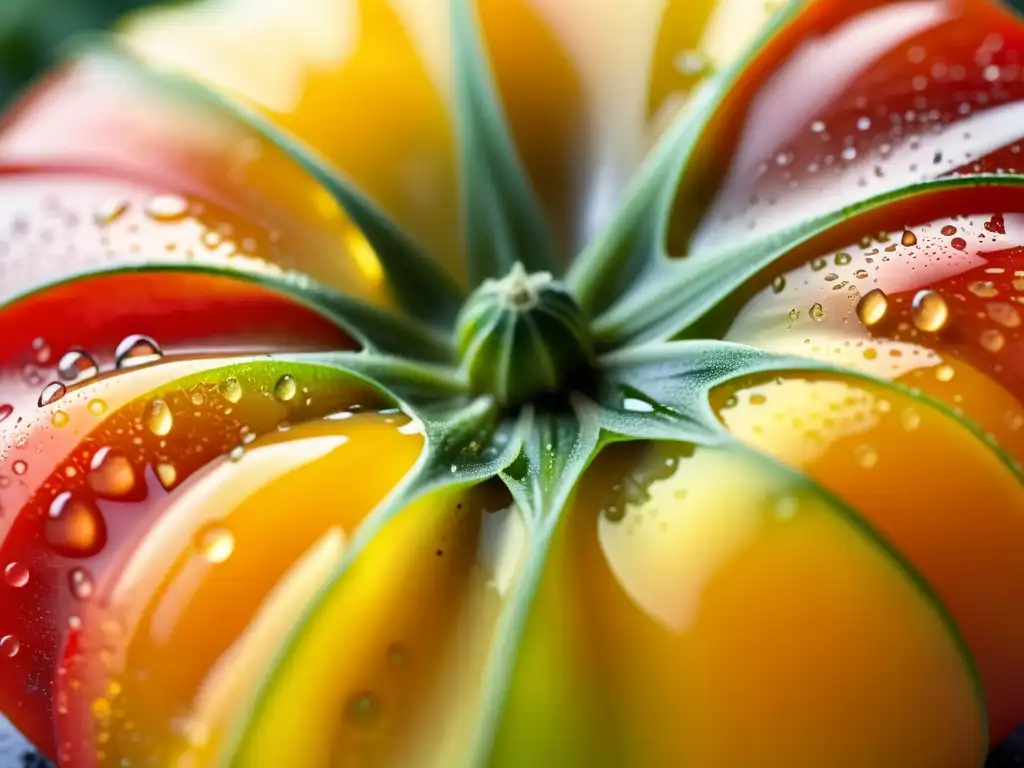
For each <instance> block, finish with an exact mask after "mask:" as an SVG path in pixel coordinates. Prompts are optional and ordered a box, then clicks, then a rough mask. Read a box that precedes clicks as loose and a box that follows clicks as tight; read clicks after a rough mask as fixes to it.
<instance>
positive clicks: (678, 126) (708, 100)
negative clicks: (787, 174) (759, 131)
mask: <svg viewBox="0 0 1024 768" xmlns="http://www.w3.org/2000/svg"><path fill="white" fill-rule="evenodd" d="M806 3H807V0H791V2H789V3H788V4H787V5H786V6H785V7H784V8H783V9H781V10H780V11H778V12H777V13H776V15H775V16H774V17H773V18H772V20H771V22H770V23H769V24H768V26H767V27H766V29H765V30H764V31H763V32H762V33H761V34H760V35H759V36H758V38H757V39H756V40H755V41H754V43H753V44H752V45H751V46H750V48H749V49H748V52H747V53H746V55H744V56H741V57H739V58H738V59H737V60H736V61H735V62H733V63H732V64H731V65H730V66H728V67H726V68H724V69H722V70H720V71H718V72H716V73H715V74H713V75H711V76H710V77H709V78H708V79H707V80H706V81H705V82H704V83H702V84H701V85H700V86H699V87H698V89H697V90H696V91H694V93H693V95H692V96H691V99H690V101H689V103H688V104H687V105H686V107H685V108H684V109H683V110H682V111H681V112H680V114H679V115H677V116H676V117H675V119H674V120H673V122H672V125H671V126H670V127H669V129H668V130H667V131H666V132H665V134H664V135H663V136H662V137H661V138H660V139H659V141H658V144H657V145H656V146H655V148H654V150H653V151H652V152H651V154H650V155H649V156H648V157H647V159H646V160H645V162H644V164H643V166H642V167H641V169H640V171H639V173H638V174H637V175H636V177H635V179H634V181H633V182H632V184H631V185H630V187H629V189H628V190H627V192H626V194H625V196H624V202H623V203H622V204H621V205H620V206H619V207H618V209H617V210H616V212H615V215H614V216H613V218H612V220H611V222H610V223H609V224H608V226H607V227H606V228H605V230H604V231H603V232H602V233H601V234H600V235H599V236H598V237H597V238H596V239H595V240H594V242H593V244H592V245H591V246H590V247H589V248H588V249H587V250H585V251H584V252H583V253H582V254H581V255H580V256H579V257H578V258H577V259H576V260H575V261H574V262H573V264H572V266H571V267H570V269H569V272H568V274H567V275H566V284H567V285H568V286H569V288H570V289H571V290H572V291H573V293H574V295H575V296H576V298H577V300H578V301H579V303H580V306H581V307H583V309H584V310H585V311H586V312H589V313H590V314H594V315H596V314H598V313H600V312H603V311H605V310H606V309H608V307H609V306H611V305H612V304H613V302H615V301H616V300H617V299H619V298H620V297H621V296H623V295H627V294H628V295H633V294H635V293H646V292H648V291H650V292H653V291H654V290H655V289H656V288H657V287H658V286H659V284H660V282H661V278H662V277H663V275H662V272H663V269H664V267H665V264H666V262H667V256H666V253H665V239H666V235H667V232H668V225H669V220H670V218H671V214H672V207H673V202H674V200H675V196H676V191H677V188H678V186H679V182H680V179H681V178H682V176H683V174H684V173H685V171H686V169H687V167H688V166H689V164H690V162H691V160H692V159H693V157H694V153H695V151H696V150H697V147H698V144H699V142H700V139H701V136H702V135H703V134H704V131H705V129H706V128H707V126H708V124H709V123H710V122H711V120H712V118H713V117H714V116H715V114H717V112H718V110H719V109H720V107H721V106H722V104H723V102H724V101H725V99H726V97H727V96H728V94H729V92H730V91H731V90H732V89H733V87H734V85H735V84H736V81H737V80H738V79H739V78H740V77H741V76H742V74H743V72H744V71H745V69H746V67H747V64H748V63H749V62H750V61H751V59H753V58H754V57H755V56H756V55H757V53H758V52H759V51H760V50H761V49H762V48H763V47H764V46H765V45H766V44H767V42H768V41H769V40H771V38H772V37H774V36H775V35H776V34H777V33H778V31H779V30H780V29H782V28H783V27H784V26H785V25H786V24H787V23H789V21H790V20H792V19H793V18H794V17H795V16H796V15H797V13H798V12H799V11H800V10H801V9H802V8H803V7H804V5H806ZM599 340H600V339H599Z"/></svg>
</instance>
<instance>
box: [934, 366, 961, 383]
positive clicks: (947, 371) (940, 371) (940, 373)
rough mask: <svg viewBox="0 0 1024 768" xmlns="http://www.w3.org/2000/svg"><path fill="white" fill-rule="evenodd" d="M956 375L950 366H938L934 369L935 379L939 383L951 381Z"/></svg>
mask: <svg viewBox="0 0 1024 768" xmlns="http://www.w3.org/2000/svg"><path fill="white" fill-rule="evenodd" d="M955 375H956V371H955V370H954V369H953V366H951V365H940V366H939V367H938V368H936V369H935V378H936V379H938V380H939V381H951V380H952V379H953V377H954V376H955Z"/></svg>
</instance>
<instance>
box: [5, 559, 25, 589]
mask: <svg viewBox="0 0 1024 768" xmlns="http://www.w3.org/2000/svg"><path fill="white" fill-rule="evenodd" d="M28 580H29V572H28V568H27V567H26V566H25V565H23V564H22V563H8V564H7V567H5V568H4V581H5V582H7V586H9V587H14V588H15V589H17V588H20V587H24V586H25V585H26V584H28Z"/></svg>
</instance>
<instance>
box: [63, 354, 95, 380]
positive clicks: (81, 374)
mask: <svg viewBox="0 0 1024 768" xmlns="http://www.w3.org/2000/svg"><path fill="white" fill-rule="evenodd" d="M99 370H100V368H99V366H98V365H97V364H96V361H95V360H93V358H92V356H91V355H90V354H89V353H88V352H86V351H85V350H81V349H72V350H70V351H68V352H65V353H64V354H63V355H62V356H61V358H60V361H59V362H58V363H57V375H58V376H60V377H61V378H62V379H64V381H84V380H85V379H91V378H92V377H93V376H95V375H96V374H97V373H99Z"/></svg>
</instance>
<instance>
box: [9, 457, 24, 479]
mask: <svg viewBox="0 0 1024 768" xmlns="http://www.w3.org/2000/svg"><path fill="white" fill-rule="evenodd" d="M11 468H12V469H13V470H14V474H16V475H24V474H25V473H26V472H28V464H26V463H25V462H24V461H22V460H21V459H18V460H17V461H16V462H14V464H13V465H12V467H11Z"/></svg>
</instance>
